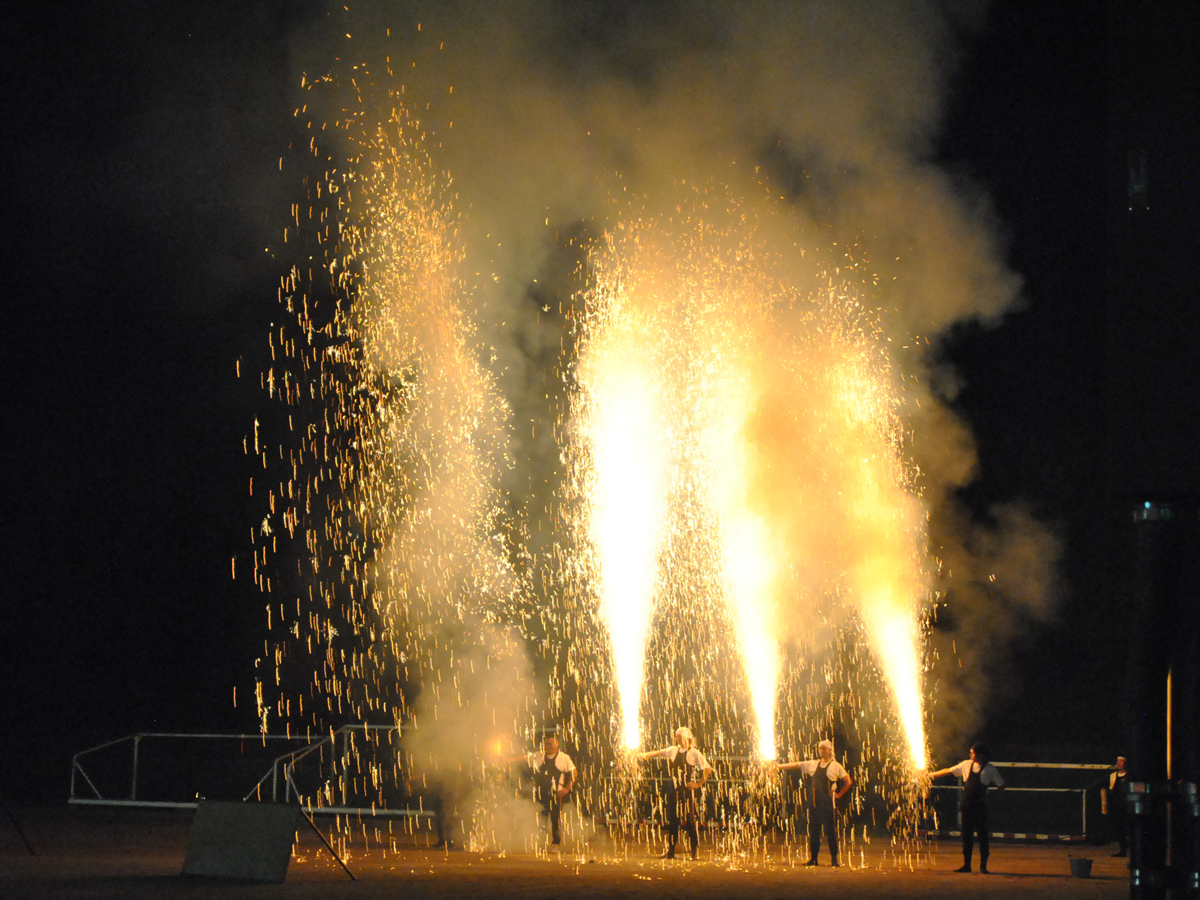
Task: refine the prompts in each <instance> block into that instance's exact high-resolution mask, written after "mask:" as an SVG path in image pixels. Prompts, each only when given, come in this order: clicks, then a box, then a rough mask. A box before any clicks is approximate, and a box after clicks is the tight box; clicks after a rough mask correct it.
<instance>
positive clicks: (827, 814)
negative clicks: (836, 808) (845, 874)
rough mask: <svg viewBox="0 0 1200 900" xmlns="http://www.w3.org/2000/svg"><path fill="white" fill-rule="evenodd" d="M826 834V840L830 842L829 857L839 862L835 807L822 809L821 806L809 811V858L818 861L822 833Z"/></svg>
mask: <svg viewBox="0 0 1200 900" xmlns="http://www.w3.org/2000/svg"><path fill="white" fill-rule="evenodd" d="M822 831H824V832H825V840H827V841H828V842H829V855H830V856H831V857H832V858H833V861H834V862H837V858H838V839H837V821H836V819H835V817H834V814H833V807H832V806H830V807H828V808H822V807H820V806H818V807H815V808H813V809H810V810H809V811H808V858H809V859H816V858H817V852H818V851H819V850H820V849H821V832H822Z"/></svg>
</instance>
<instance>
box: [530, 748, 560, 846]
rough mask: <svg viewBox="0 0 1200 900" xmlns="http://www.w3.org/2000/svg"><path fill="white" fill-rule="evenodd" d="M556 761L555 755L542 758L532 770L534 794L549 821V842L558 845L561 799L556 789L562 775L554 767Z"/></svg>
mask: <svg viewBox="0 0 1200 900" xmlns="http://www.w3.org/2000/svg"><path fill="white" fill-rule="evenodd" d="M556 759H558V754H557V753H556V754H555V755H554V756H544V757H543V758H542V764H541V766H539V767H538V768H537V769H535V770H534V773H533V777H534V781H535V788H534V794H535V796H536V798H537V801H538V802H539V803H541V804H542V815H543V816H545V817H546V818H548V819H549V820H550V840H551V841H552V842H553V843H555V844H558V843H560V842H561V841H562V832H561V831H560V830H559V820H560V818H561V816H562V798H561V797H559V796H558V787H559V784H560V780H561V778H562V775H563V773H562V772H560V771H558V767H557V766H555V765H554V761H555V760H556Z"/></svg>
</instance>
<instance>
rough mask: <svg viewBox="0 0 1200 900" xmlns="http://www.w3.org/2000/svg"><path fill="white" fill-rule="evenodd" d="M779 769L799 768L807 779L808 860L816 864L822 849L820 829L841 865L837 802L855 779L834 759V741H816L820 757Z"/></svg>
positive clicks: (781, 764)
mask: <svg viewBox="0 0 1200 900" xmlns="http://www.w3.org/2000/svg"><path fill="white" fill-rule="evenodd" d="M776 768H778V769H799V770H800V774H801V775H803V776H805V777H806V778H808V786H807V790H806V791H805V799H806V801H807V806H808V862H806V863H805V865H806V866H815V865H817V853H818V851H820V849H821V831H822V830H824V831H825V839H826V840H827V841H828V842H829V855H830V856H831V857H832V859H833V865H834V866H835V867H836V866H837V865H838V839H837V817H836V814H835V807H836V805H837V801H838V800H841V799H842V798H843V797H845V796H846V792H847V791H849V790H850V787H851V786H852V785H853V784H854V779H853V778H851V777H850V773H849V772H847V771H846V769H845V767H844V766H842V764H841V763H840V762H838V761H837V760H836V759H834V758H833V741H821V743H819V744H817V759H806V760H803V761H801V762H788V763H779V764H778V765H777V766H776Z"/></svg>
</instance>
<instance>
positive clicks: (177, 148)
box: [0, 0, 1200, 800]
mask: <svg viewBox="0 0 1200 900" xmlns="http://www.w3.org/2000/svg"><path fill="white" fill-rule="evenodd" d="M189 9H190V7H189V6H188V5H186V4H180V5H178V6H176V5H174V4H172V5H169V6H168V5H162V4H150V3H144V4H138V3H123V4H116V3H86V2H62V0H50V2H46V3H43V4H38V5H36V6H34V5H29V6H28V7H22V8H21V10H20V11H19V12H18V13H16V14H12V15H8V14H6V16H5V17H4V18H2V19H0V41H2V42H3V43H2V44H0V46H3V47H4V48H5V52H4V53H3V54H0V72H2V79H3V80H2V82H0V84H2V91H0V123H2V127H0V146H2V151H0V152H2V154H3V156H2V157H0V162H2V163H3V165H2V168H0V173H2V176H3V179H4V186H3V189H2V190H3V194H4V203H3V230H2V232H0V234H2V238H3V240H2V242H0V253H2V254H3V265H2V266H0V272H2V274H0V296H2V297H3V300H4V304H3V310H4V319H3V326H4V337H5V342H4V343H5V350H4V353H3V355H2V356H0V366H3V384H4V385H5V389H4V393H3V420H2V421H3V433H4V440H3V442H2V443H0V448H2V452H3V473H4V487H5V490H4V494H5V500H4V504H3V509H4V516H3V533H2V535H0V548H2V552H3V559H4V561H5V565H4V572H5V576H6V577H5V579H4V599H3V603H2V604H0V637H2V638H3V651H2V652H0V685H2V688H3V689H2V691H0V697H2V700H0V796H9V797H16V798H24V799H51V800H60V799H62V798H64V797H65V796H66V793H67V778H68V772H69V762H70V755H71V754H72V753H74V752H75V751H77V750H81V749H83V748H85V747H88V746H91V745H94V744H97V743H100V742H101V741H105V740H109V739H112V738H115V737H120V736H122V735H125V734H129V733H132V732H134V731H170V730H181V731H228V730H238V731H241V730H247V731H253V730H254V729H255V727H256V720H255V716H254V711H253V700H252V693H251V692H252V686H253V681H254V678H253V663H254V659H255V658H256V657H258V656H259V655H261V653H262V647H263V639H264V638H265V636H266V626H265V616H264V614H263V611H262V610H263V606H264V603H263V601H262V600H261V598H260V597H259V595H258V593H257V591H256V589H255V588H254V585H253V582H252V580H251V579H249V578H247V577H242V578H239V579H238V580H231V578H230V560H231V558H234V557H238V558H239V559H241V560H242V561H243V563H244V565H243V567H242V568H241V571H247V570H248V565H246V564H245V561H246V560H248V556H249V552H250V548H249V530H250V528H251V527H252V526H253V524H254V517H255V512H256V510H257V507H256V505H255V504H254V502H252V498H250V496H249V494H248V490H247V483H248V480H249V477H250V475H251V474H252V471H253V467H252V460H250V459H248V458H247V457H246V456H245V455H244V454H243V451H242V440H243V438H244V437H245V436H246V435H247V434H250V433H252V429H253V422H254V420H255V417H256V416H262V415H264V407H266V406H267V405H268V404H267V401H266V400H265V398H264V397H263V395H262V393H261V391H260V390H259V388H258V384H257V373H258V372H259V371H261V369H262V367H263V366H262V360H263V357H264V355H265V353H266V352H267V348H266V340H265V336H266V333H267V330H268V328H269V324H270V322H271V317H272V315H273V312H274V308H275V289H276V286H277V283H278V277H279V275H280V271H279V269H278V266H277V264H275V263H274V262H273V261H272V260H271V259H270V258H269V256H268V255H267V254H266V253H265V252H264V251H263V248H264V247H265V245H266V244H267V242H268V241H270V240H273V239H274V235H275V233H276V232H277V230H278V228H279V227H281V222H282V218H281V215H284V214H286V213H285V212H284V211H285V210H286V209H287V204H288V202H289V196H288V194H287V191H289V190H292V189H294V187H295V186H294V185H289V184H287V183H285V182H284V181H283V180H282V179H281V178H279V177H278V172H277V160H278V157H279V156H280V154H281V153H282V152H283V148H284V147H285V146H286V144H287V143H288V142H289V141H290V140H291V137H292V130H293V129H295V127H296V125H295V120H294V119H293V118H292V115H291V113H292V107H291V103H290V97H289V93H288V79H289V78H290V68H289V59H288V50H287V44H286V41H285V35H286V34H287V33H288V31H289V29H293V28H296V27H298V26H300V25H303V24H304V23H305V22H310V21H315V20H317V19H319V18H320V17H322V16H324V15H325V11H324V9H323V7H322V6H321V5H320V4H316V3H307V4H300V5H296V4H284V3H283V2H275V3H270V2H259V3H253V4H244V3H235V2H212V3H208V4H206V5H205V6H204V8H203V12H202V13H194V12H190V11H189ZM1197 9H1198V6H1197V4H1194V3H1192V4H1188V5H1182V4H1180V5H1171V4H1154V5H1153V8H1152V9H1142V8H1141V7H1136V8H1135V7H1134V6H1132V5H1129V6H1126V5H1125V4H1123V3H1111V4H1108V5H1104V4H1065V3H1059V4H1037V5H1035V4H1026V3H1015V2H1002V3H997V4H994V5H993V6H992V8H991V12H990V14H989V17H988V22H987V26H986V28H985V29H984V30H983V31H982V32H981V33H980V34H978V35H976V36H973V37H970V38H968V39H967V47H966V54H965V56H964V61H963V64H962V71H961V72H960V74H959V76H958V77H957V78H955V79H954V81H953V93H952V96H951V98H950V105H949V109H948V114H947V118H946V123H945V127H944V129H943V138H942V140H941V143H940V144H939V146H938V149H937V153H938V156H939V159H940V161H941V162H942V163H943V164H944V165H945V166H947V167H948V168H950V169H951V170H954V171H957V172H959V173H961V174H963V175H964V176H967V177H970V178H972V179H974V180H975V181H977V182H979V183H980V184H982V185H983V186H984V187H985V188H986V189H987V191H988V192H989V193H990V195H991V196H992V198H993V199H994V202H995V206H996V209H997V212H998V214H999V218H1000V220H1001V222H1002V223H1003V228H1004V229H1005V230H1006V232H1007V236H1008V238H1009V263H1010V265H1011V266H1012V268H1014V269H1015V270H1016V271H1017V272H1019V273H1020V274H1021V275H1022V277H1023V278H1024V279H1025V288H1024V296H1025V300H1026V305H1025V307H1024V309H1023V310H1021V311H1018V312H1015V313H1012V314H1011V315H1009V316H1007V317H1006V318H1005V319H1004V321H1003V322H1002V323H1001V324H1000V325H999V326H998V327H995V328H992V329H986V330H985V329H983V328H981V327H978V326H972V325H968V326H963V327H961V328H959V329H958V330H956V331H955V332H954V333H953V335H952V337H951V339H950V341H949V342H948V343H947V347H946V354H947V356H948V357H949V359H950V360H951V361H952V362H953V363H954V364H955V365H956V366H957V367H958V368H959V370H960V371H961V373H962V375H963V378H964V381H965V384H966V389H965V390H964V391H963V392H962V394H961V395H960V397H959V398H958V400H957V401H956V405H957V408H958V409H959V411H960V412H961V413H962V414H963V415H964V416H965V417H966V418H967V419H968V421H969V422H970V423H971V425H972V427H973V428H974V432H975V435H976V438H977V440H978V443H979V453H980V458H981V468H980V475H979V478H978V480H977V481H976V482H975V483H974V484H973V485H971V486H970V487H969V488H968V489H967V491H966V492H965V499H966V500H967V502H968V503H969V504H970V505H971V506H972V508H975V509H977V510H979V511H981V512H982V511H984V510H986V509H988V508H989V507H990V506H991V505H992V504H994V503H995V502H997V501H1004V500H1013V499H1022V500H1024V501H1026V502H1028V503H1030V504H1031V505H1032V507H1033V508H1034V509H1035V511H1036V512H1037V513H1038V515H1039V516H1041V517H1042V518H1044V520H1045V521H1047V522H1049V523H1051V524H1052V525H1053V526H1054V527H1055V528H1057V529H1058V531H1059V533H1060V534H1061V535H1062V537H1063V541H1064V562H1063V572H1062V575H1063V584H1064V592H1063V599H1062V603H1061V606H1060V612H1059V615H1058V617H1057V618H1056V619H1055V620H1054V622H1052V623H1051V624H1049V625H1047V626H1044V627H1041V628H1039V629H1038V630H1037V631H1036V632H1035V633H1033V634H1031V635H1030V636H1028V638H1027V639H1025V640H1023V641H1022V643H1021V644H1020V645H1019V646H1018V647H1016V648H1015V651H1014V652H1015V654H1016V662H1017V665H1016V666H1015V667H1014V671H1015V672H1016V673H1018V677H1019V679H1020V680H1021V684H1020V685H1019V686H1018V690H1016V691H1014V696H1015V697H1017V698H1018V700H1016V701H1011V702H1009V703H1008V704H1006V705H1001V706H999V707H997V708H995V709H992V710H990V715H989V718H988V726H987V728H986V729H985V731H986V732H987V733H989V734H990V735H991V736H992V744H993V749H994V752H995V755H996V756H997V757H998V758H1003V757H1009V758H1011V755H1014V754H1015V755H1023V754H1026V753H1037V754H1042V755H1043V756H1044V757H1045V758H1047V759H1062V760H1070V761H1087V762H1097V761H1107V759H1108V755H1109V754H1115V752H1116V751H1117V749H1119V746H1120V744H1121V741H1122V739H1123V730H1122V713H1121V702H1122V699H1121V698H1122V692H1123V689H1124V688H1123V685H1124V681H1125V677H1126V658H1127V655H1128V637H1127V635H1128V629H1127V627H1126V621H1127V613H1128V604H1129V603H1130V596H1131V595H1130V590H1129V583H1130V579H1131V572H1132V570H1133V567H1134V565H1133V554H1134V551H1133V538H1132V535H1133V525H1132V521H1131V515H1130V511H1131V509H1132V506H1133V504H1134V503H1136V502H1141V501H1142V500H1144V499H1154V500H1170V499H1172V498H1187V497H1190V496H1194V495H1195V493H1196V492H1197V490H1198V489H1200V466H1198V465H1197V453H1196V447H1197V438H1198V437H1200V434H1198V431H1200V426H1198V425H1197V423H1198V422H1200V387H1198V384H1200V378H1198V377H1197V376H1198V375H1200V372H1197V367H1198V366H1200V355H1198V354H1197V352H1196V343H1197V339H1198V338H1200V307H1198V305H1197V303H1196V299H1197V291H1196V288H1195V273H1196V264H1197V262H1198V260H1197V256H1198V255H1200V254H1198V251H1197V247H1200V171H1197V168H1198V166H1200V121H1198V117H1200V75H1198V64H1197V60H1198V59H1200V45H1198V44H1197V35H1198V34H1200V27H1198V18H1200V13H1198V12H1197ZM1134 170H1136V172H1135V171H1134ZM1138 173H1144V174H1145V176H1146V177H1145V178H1144V179H1142V178H1141V176H1140V174H1138ZM1135 176H1136V177H1135ZM239 360H240V361H241V368H242V372H243V377H242V378H240V379H239V378H238V377H237V375H236V370H235V366H236V364H237V362H238V361H239ZM266 414H269V413H266ZM235 685H236V686H238V700H239V702H238V706H237V708H235V707H234V705H233V689H234V686H235ZM1079 754H1086V755H1088V757H1089V758H1087V759H1075V758H1074V756H1075V755H1079ZM1097 754H1104V755H1103V756H1101V757H1100V758H1096V755H1097Z"/></svg>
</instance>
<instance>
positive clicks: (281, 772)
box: [67, 725, 434, 818]
mask: <svg viewBox="0 0 1200 900" xmlns="http://www.w3.org/2000/svg"><path fill="white" fill-rule="evenodd" d="M383 732H394V733H395V734H397V735H399V734H400V733H401V730H400V729H398V728H396V727H395V726H387V725H345V726H343V727H341V728H339V729H337V730H336V731H331V732H329V733H328V734H323V735H320V736H311V737H303V736H297V735H277V734H188V733H178V732H139V733H137V734H131V735H127V736H125V737H122V738H117V739H116V740H112V741H106V742H105V743H103V744H98V745H97V746H95V747H89V748H87V749H86V750H81V751H79V752H78V753H76V754H75V755H74V756H73V757H72V759H71V781H70V796H69V797H68V798H67V802H68V803H71V804H76V805H91V806H131V807H148V808H161V809H195V808H196V806H197V805H198V804H199V801H200V800H202V799H241V800H243V801H251V800H268V799H269V800H270V801H271V802H276V803H278V802H285V803H286V802H291V801H293V800H295V801H296V802H299V803H300V804H301V806H302V807H303V808H304V809H305V811H306V812H308V813H310V814H312V813H321V814H345V815H358V816H362V815H369V816H385V817H388V816H390V817H407V818H423V817H432V816H433V815H434V813H433V812H431V811H428V810H425V809H422V808H417V809H412V808H403V809H387V808H384V807H382V806H380V805H379V804H376V803H373V802H372V803H369V804H363V805H351V804H342V805H321V804H320V802H319V800H320V796H321V791H320V790H319V789H318V790H316V791H311V792H309V793H308V794H305V793H304V792H302V791H301V790H300V788H299V787H298V786H297V784H296V773H297V768H298V767H300V766H302V765H305V764H307V763H310V762H313V761H316V762H317V763H318V765H317V770H318V771H319V772H321V774H322V775H323V777H324V779H325V783H326V784H328V783H329V782H330V781H333V780H334V779H336V778H337V777H338V774H337V766H338V760H339V753H340V754H341V758H342V759H344V758H345V757H346V754H347V752H351V750H352V744H353V741H354V738H355V736H356V735H360V734H361V735H364V736H373V735H375V734H378V733H383ZM159 742H176V743H181V744H182V745H183V746H185V747H187V748H188V749H189V750H191V751H193V752H194V748H195V747H196V745H198V744H207V745H210V746H211V745H214V744H219V743H221V742H238V743H239V744H240V745H241V747H240V752H239V753H238V754H237V756H236V757H235V759H237V760H238V761H239V762H241V765H240V766H236V767H235V766H231V765H230V762H231V755H230V754H221V755H217V756H216V760H215V765H216V766H217V767H218V768H219V772H220V775H219V777H216V778H214V777H210V778H209V779H208V781H209V784H208V785H207V786H206V785H203V784H200V782H201V781H202V780H203V779H202V777H201V773H199V772H198V771H195V768H198V766H195V768H194V769H193V770H191V771H185V770H184V769H185V768H186V763H184V764H177V765H174V766H170V767H168V769H167V771H166V772H165V773H160V774H161V775H162V777H161V779H160V780H162V781H164V782H166V783H167V784H169V785H170V788H169V789H167V788H163V787H162V786H161V785H160V786H159V789H158V790H157V791H156V790H154V788H149V789H148V788H147V786H146V784H145V780H146V779H145V768H146V761H147V754H146V752H145V749H144V746H145V745H148V744H153V743H159ZM286 742H290V743H292V744H297V743H299V744H300V746H298V747H295V748H294V749H291V750H288V751H287V752H285V753H282V754H276V755H274V756H270V757H267V758H263V757H264V756H266V754H265V752H262V753H259V754H257V756H258V758H257V759H246V755H247V754H246V751H247V748H257V749H259V750H260V751H267V750H268V749H269V747H270V743H286ZM123 746H127V748H128V757H127V758H125V759H120V758H118V759H116V760H113V759H112V758H111V755H112V753H113V752H114V751H115V750H116V749H117V748H121V747H123ZM215 753H216V754H219V751H215ZM177 755H182V756H189V755H193V753H186V752H185V753H183V754H177ZM101 757H108V758H107V759H101ZM155 761H156V762H158V764H159V767H160V768H161V767H162V761H161V759H157V758H156V760H155ZM207 761H209V762H210V763H211V762H212V761H211V760H207ZM105 763H107V765H105ZM192 763H193V764H194V765H195V760H192ZM326 765H328V769H327V770H326V768H325V766H326ZM263 766H266V771H265V773H264V774H262V775H261V776H259V775H258V773H259V772H262V771H263V768H262V767H263ZM234 768H238V769H241V770H245V771H247V772H248V777H244V778H243V777H240V776H241V773H240V772H231V771H230V770H231V769H234ZM101 771H103V776H104V777H100V776H99V775H98V774H97V773H99V772H101ZM239 781H240V786H239V785H238V782H239ZM105 782H107V783H105ZM247 784H249V785H251V786H250V788H249V790H247V789H246V786H247ZM268 785H269V789H270V790H269V797H264V796H263V795H264V793H265V792H266V791H265V789H266V788H267V786H268ZM181 791H183V792H184V793H186V794H188V795H189V796H188V797H187V798H186V799H185V798H182V797H179V793H180V792H181ZM164 793H166V794H169V793H174V794H175V798H174V799H165V798H164V797H163V796H162V795H163V794H164ZM281 794H282V796H281Z"/></svg>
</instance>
